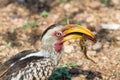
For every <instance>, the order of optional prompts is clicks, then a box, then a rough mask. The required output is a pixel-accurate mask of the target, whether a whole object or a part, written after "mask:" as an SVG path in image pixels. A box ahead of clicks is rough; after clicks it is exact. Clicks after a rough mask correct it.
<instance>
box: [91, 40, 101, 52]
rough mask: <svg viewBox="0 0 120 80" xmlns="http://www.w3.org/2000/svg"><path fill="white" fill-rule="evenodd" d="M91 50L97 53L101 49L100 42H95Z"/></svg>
mask: <svg viewBox="0 0 120 80" xmlns="http://www.w3.org/2000/svg"><path fill="white" fill-rule="evenodd" d="M92 48H93V50H95V51H99V50H101V49H102V44H101V43H100V42H97V43H96V44H95V45H93V47H92Z"/></svg>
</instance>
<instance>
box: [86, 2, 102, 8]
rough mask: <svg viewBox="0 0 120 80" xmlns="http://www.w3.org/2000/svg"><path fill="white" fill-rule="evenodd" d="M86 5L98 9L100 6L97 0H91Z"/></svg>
mask: <svg viewBox="0 0 120 80" xmlns="http://www.w3.org/2000/svg"><path fill="white" fill-rule="evenodd" d="M88 6H89V7H90V8H93V9H98V8H100V6H101V3H100V2H99V1H93V2H91V3H89V4H88Z"/></svg>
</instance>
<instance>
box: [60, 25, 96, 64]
mask: <svg viewBox="0 0 120 80" xmlns="http://www.w3.org/2000/svg"><path fill="white" fill-rule="evenodd" d="M65 27H66V28H68V29H66V30H65V31H64V32H63V33H64V34H65V35H64V37H63V39H62V42H65V41H68V40H71V39H77V38H80V39H81V41H80V46H81V49H82V51H83V52H84V55H85V57H86V58H87V59H88V60H91V61H92V62H94V63H96V62H95V61H94V60H92V59H91V58H89V57H88V55H87V48H86V45H85V40H86V39H89V40H91V41H93V42H96V39H95V36H94V34H93V33H92V32H91V31H90V30H89V29H87V28H85V27H82V26H80V25H75V24H68V25H66V26H65Z"/></svg>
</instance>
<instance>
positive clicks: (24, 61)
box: [0, 24, 95, 80]
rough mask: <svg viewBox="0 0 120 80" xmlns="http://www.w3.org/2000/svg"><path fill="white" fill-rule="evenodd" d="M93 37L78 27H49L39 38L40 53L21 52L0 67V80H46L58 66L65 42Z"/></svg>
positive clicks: (84, 29) (73, 25)
mask: <svg viewBox="0 0 120 80" xmlns="http://www.w3.org/2000/svg"><path fill="white" fill-rule="evenodd" d="M82 37H87V38H88V39H90V40H92V41H94V40H95V38H94V35H93V34H92V32H91V31H89V30H88V29H86V28H84V27H81V26H80V25H75V24H67V25H58V24H55V25H51V26H50V27H48V28H47V29H46V30H45V31H44V32H43V34H42V36H41V50H40V51H31V50H27V51H23V52H20V53H18V54H16V55H15V56H13V57H11V58H10V59H9V60H7V61H6V62H5V63H3V64H2V66H1V67H0V80H47V79H48V77H49V76H50V75H51V73H52V72H53V70H54V69H55V66H56V65H57V64H58V62H59V60H60V57H61V53H62V47H63V43H64V42H65V41H68V40H71V39H76V38H82Z"/></svg>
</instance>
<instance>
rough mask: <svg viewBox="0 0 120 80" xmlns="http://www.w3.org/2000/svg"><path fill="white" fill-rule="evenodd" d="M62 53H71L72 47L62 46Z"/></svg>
mask: <svg viewBox="0 0 120 80" xmlns="http://www.w3.org/2000/svg"><path fill="white" fill-rule="evenodd" d="M64 51H65V52H67V53H71V52H72V51H74V47H73V46H71V45H69V46H64Z"/></svg>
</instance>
